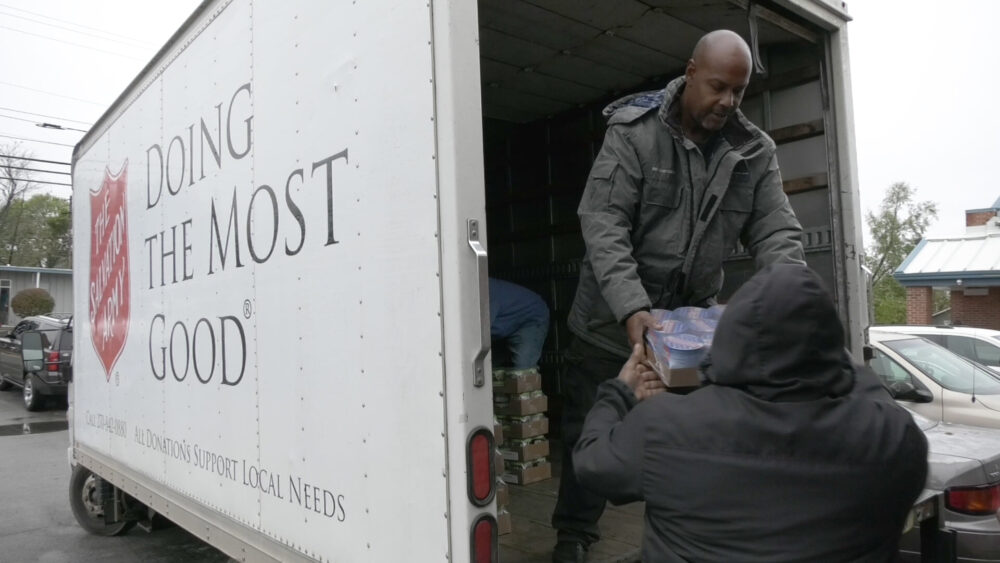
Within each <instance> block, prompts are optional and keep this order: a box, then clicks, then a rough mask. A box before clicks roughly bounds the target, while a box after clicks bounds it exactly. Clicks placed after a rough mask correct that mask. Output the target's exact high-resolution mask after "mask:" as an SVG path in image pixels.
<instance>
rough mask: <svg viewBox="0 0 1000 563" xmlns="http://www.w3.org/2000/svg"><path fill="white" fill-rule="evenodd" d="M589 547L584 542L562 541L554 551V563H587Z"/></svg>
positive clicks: (557, 543)
mask: <svg viewBox="0 0 1000 563" xmlns="http://www.w3.org/2000/svg"><path fill="white" fill-rule="evenodd" d="M586 561H587V546H586V545H584V544H583V543H582V542H578V541H569V540H560V541H558V542H556V547H555V549H553V550H552V563H586Z"/></svg>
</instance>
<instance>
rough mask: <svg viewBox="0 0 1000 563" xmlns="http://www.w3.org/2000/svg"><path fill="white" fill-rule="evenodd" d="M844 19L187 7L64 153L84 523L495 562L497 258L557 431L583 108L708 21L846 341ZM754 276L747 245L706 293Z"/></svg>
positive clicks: (501, 4) (435, 2)
mask: <svg viewBox="0 0 1000 563" xmlns="http://www.w3.org/2000/svg"><path fill="white" fill-rule="evenodd" d="M848 19H849V18H848V17H847V15H846V13H845V11H844V9H843V7H842V6H841V4H840V3H839V2H831V1H826V0H761V1H754V2H748V1H747V0H699V1H698V2H690V1H687V0H643V1H639V0H598V1H588V2H579V1H577V0H480V1H479V2H478V3H477V2H472V1H469V0H463V1H455V0H450V1H449V0H427V1H420V2H417V1H402V0H394V1H393V0H365V1H347V0H337V1H327V2H318V1H313V2H310V1H289V2H265V1H261V0H206V1H205V2H203V3H202V4H201V5H200V6H199V7H198V9H197V10H196V12H195V13H194V14H192V15H191V17H190V18H189V19H188V20H187V21H186V23H184V25H183V26H182V27H181V29H179V30H178V31H177V32H176V34H175V35H174V36H173V37H172V38H171V39H170V41H169V42H168V43H167V45H166V46H164V47H163V48H162V49H161V50H160V51H159V53H158V54H157V55H156V56H155V57H154V58H153V60H152V61H151V62H150V63H149V64H148V65H147V66H146V68H145V69H144V70H143V71H142V73H141V74H140V75H139V76H137V77H136V78H135V79H134V81H133V82H132V83H131V84H130V85H129V86H128V88H127V89H126V90H125V91H124V92H123V93H122V94H121V96H120V97H119V98H118V100H117V101H116V102H115V103H114V105H113V106H111V108H110V109H108V110H107V112H106V113H105V114H104V116H103V117H102V118H101V119H100V120H99V121H98V122H97V123H96V124H95V125H94V127H93V128H92V129H91V130H90V132H89V133H88V134H87V135H86V136H85V137H84V139H83V140H82V141H81V142H80V144H79V145H78V146H77V147H76V150H75V153H74V156H73V187H74V197H73V204H72V205H73V217H74V226H73V232H74V282H73V283H74V290H75V292H76V299H75V303H76V305H75V311H74V313H75V326H76V330H75V338H76V342H75V357H74V360H73V361H74V362H75V363H74V374H75V375H74V377H75V380H74V381H73V382H72V386H71V391H70V403H71V409H70V411H69V417H70V421H71V433H70V436H71V448H70V456H71V461H72V464H73V465H74V468H75V469H74V474H73V481H72V487H73V489H72V492H71V502H72V504H73V508H74V512H75V513H76V515H77V517H78V519H79V520H80V522H81V524H82V525H84V526H85V527H86V528H87V529H88V530H90V531H93V532H95V533H100V534H107V535H111V534H116V533H121V532H123V531H124V530H126V529H128V528H129V527H130V526H131V525H132V524H133V523H134V522H135V521H141V520H144V519H148V518H149V515H150V514H152V513H153V512H155V513H158V514H161V515H163V516H165V517H166V518H169V519H170V520H172V521H174V522H176V523H177V524H178V525H180V526H183V527H184V528H186V529H188V530H190V531H191V532H192V533H194V534H195V535H196V536H198V537H199V538H202V539H203V540H205V541H206V542H208V543H209V544H211V545H213V546H215V547H217V548H219V549H220V550H222V551H224V552H225V553H227V554H229V555H230V556H232V557H234V558H236V559H240V560H250V561H298V560H305V561H404V560H405V561H442V562H444V561H466V560H474V561H495V560H497V558H498V557H499V556H501V555H504V553H508V552H507V551H505V552H504V553H500V545H499V540H498V536H497V533H498V529H497V520H496V508H495V501H494V495H495V490H496V484H495V483H496V478H497V476H498V475H497V472H496V468H495V466H494V458H493V452H494V446H495V444H494V442H495V440H494V437H493V427H494V417H493V404H492V386H491V366H490V364H491V362H490V359H491V356H490V345H491V342H490V333H489V326H488V325H489V321H488V319H489V308H488V295H487V276H488V275H493V276H497V277H500V278H504V279H509V280H512V281H515V282H517V283H520V284H522V285H525V286H528V287H530V288H532V289H534V290H535V291H537V292H538V293H540V294H541V295H543V296H544V298H545V299H546V301H547V303H548V304H549V306H550V308H551V310H552V319H553V321H552V327H551V330H550V332H549V337H548V341H547V344H546V350H545V353H544V356H543V360H542V365H541V369H542V373H543V378H544V386H545V391H546V393H547V394H548V395H549V396H550V397H551V398H552V401H551V403H550V404H551V408H550V412H549V419H550V420H551V421H552V424H553V429H554V427H555V426H556V425H557V424H558V412H559V395H560V390H559V383H558V377H557V376H558V373H559V370H560V366H561V363H562V356H561V351H562V350H563V349H564V348H565V347H566V345H567V344H568V342H569V338H570V336H569V334H568V332H567V329H566V320H565V319H566V313H567V310H568V307H569V304H570V302H571V300H572V297H573V291H574V289H575V285H576V277H577V273H578V271H579V263H580V259H581V257H582V255H583V250H584V247H583V241H582V238H581V235H580V228H579V223H578V221H577V218H576V214H575V211H576V207H577V204H578V203H579V199H580V194H581V193H582V190H583V186H584V183H585V181H586V177H587V174H588V171H589V168H590V164H591V162H592V160H593V158H594V155H595V154H596V152H597V150H598V149H599V148H600V144H601V141H602V138H603V133H604V129H605V122H604V119H603V118H602V117H601V113H600V110H601V108H602V107H603V106H604V105H605V104H606V103H608V102H609V101H611V100H613V99H615V98H617V97H620V96H622V95H624V94H627V93H631V92H637V91H641V90H650V89H658V88H662V87H663V86H664V85H665V84H666V82H667V81H668V80H669V79H670V78H672V77H674V76H678V75H679V74H680V73H682V72H683V69H684V64H685V62H686V60H687V59H688V57H689V54H690V51H691V49H692V47H693V45H694V43H695V41H697V39H698V38H699V37H700V36H701V35H702V34H704V33H705V32H706V31H709V30H712V29H716V28H729V29H733V30H735V31H737V32H739V33H740V34H742V35H743V36H744V37H745V38H746V39H747V41H748V42H749V44H750V45H751V47H752V50H753V52H754V55H755V59H756V63H755V67H756V69H755V74H754V77H753V79H752V81H751V84H750V87H749V90H748V92H747V95H746V98H745V101H744V103H743V111H744V112H745V113H746V115H747V116H748V117H749V118H750V119H751V120H753V121H754V122H756V123H757V124H759V125H760V126H761V127H762V128H763V129H765V130H767V131H768V132H769V133H770V135H771V136H772V137H773V138H774V140H775V141H776V142H777V143H778V158H779V161H780V164H781V166H782V172H783V177H784V186H785V191H786V192H787V194H788V197H789V199H790V200H791V203H792V206H793V208H794V209H795V211H796V213H797V215H798V217H799V219H800V221H801V222H802V224H803V226H804V230H805V235H804V243H805V247H806V253H807V258H808V261H809V264H810V265H811V266H812V267H813V268H814V269H816V270H817V271H819V272H820V273H821V274H823V275H824V276H825V278H826V279H827V280H828V282H829V285H830V288H831V290H832V292H833V293H834V294H835V296H836V300H837V303H838V307H839V310H840V314H841V317H842V319H843V321H844V323H845V326H846V327H847V329H848V333H849V334H848V337H849V340H850V343H851V347H852V349H854V351H855V352H856V353H860V347H861V345H862V344H863V327H865V326H866V325H867V317H866V314H867V306H866V301H865V299H866V296H865V292H864V288H865V284H864V278H863V275H862V272H861V267H860V256H861V238H860V237H861V234H860V228H859V227H860V212H859V207H858V186H857V179H856V177H857V175H856V162H855V152H854V147H853V129H852V125H851V119H852V115H851V101H850V82H849V76H848V55H847V38H846V32H845V26H846V22H847V20H848ZM487 249H489V254H488V256H489V258H488V259H487ZM752 270H753V266H752V260H751V259H750V258H749V256H748V255H747V253H746V252H745V251H744V250H743V249H736V250H735V251H734V254H733V256H732V257H731V259H730V260H729V261H728V262H727V264H726V273H727V285H726V289H725V290H724V293H725V294H726V295H728V294H729V293H731V292H732V291H733V289H734V288H735V287H737V286H738V285H739V283H741V282H742V281H743V280H745V279H746V278H747V277H748V276H749V275H750V274H751V273H752ZM557 436H558V434H557V433H556V432H554V431H553V437H557ZM515 517H516V515H515ZM547 519H548V514H539V515H537V518H534V519H533V520H532V522H531V523H525V525H524V526H530V525H541V524H538V522H544V521H546V520H547ZM515 528H518V529H524V527H521V526H515ZM528 535H530V534H528ZM523 536H524V534H522V536H519V535H518V533H517V532H515V533H514V534H512V535H511V536H504V537H505V538H507V537H509V538H510V540H504V541H505V542H506V541H509V542H510V545H512V546H516V545H517V542H519V541H528V539H525V538H524V537H523ZM505 545H507V544H505ZM509 553H511V554H513V553H514V550H513V548H512V549H511V550H510V551H509ZM512 557H513V555H512Z"/></svg>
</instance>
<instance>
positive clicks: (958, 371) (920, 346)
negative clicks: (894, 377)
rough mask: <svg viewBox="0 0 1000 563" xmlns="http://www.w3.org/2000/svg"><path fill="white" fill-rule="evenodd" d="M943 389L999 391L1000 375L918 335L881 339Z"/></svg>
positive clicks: (960, 391) (984, 393)
mask: <svg viewBox="0 0 1000 563" xmlns="http://www.w3.org/2000/svg"><path fill="white" fill-rule="evenodd" d="M883 343H884V344H885V345H886V346H888V347H889V348H891V349H892V350H894V351H895V352H896V353H898V354H899V355H900V356H903V358H905V359H906V361H908V362H910V363H911V364H913V365H914V366H916V368H917V369H919V370H920V371H922V372H923V373H924V374H926V375H927V376H928V377H930V378H931V379H933V380H934V381H936V382H937V383H938V384H939V385H941V386H942V387H944V388H945V389H950V390H952V391H957V392H959V393H972V392H973V391H975V392H976V393H978V394H982V395H997V394H1000V379H998V377H997V376H996V375H995V374H991V373H990V372H989V371H988V370H985V369H983V368H981V367H979V366H978V365H976V364H974V363H972V362H970V361H968V360H966V359H964V358H962V357H960V356H958V355H956V354H954V353H952V352H950V351H948V350H946V349H944V348H942V347H940V346H938V345H936V344H933V343H931V342H928V341H926V340H924V339H922V338H907V339H903V340H888V341H884V342H883Z"/></svg>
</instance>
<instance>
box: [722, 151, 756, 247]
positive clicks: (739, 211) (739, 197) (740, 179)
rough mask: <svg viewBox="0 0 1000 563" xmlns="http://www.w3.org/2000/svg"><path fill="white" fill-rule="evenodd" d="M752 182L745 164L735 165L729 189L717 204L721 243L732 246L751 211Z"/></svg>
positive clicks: (737, 240)
mask: <svg viewBox="0 0 1000 563" xmlns="http://www.w3.org/2000/svg"><path fill="white" fill-rule="evenodd" d="M753 196H754V184H753V181H752V178H751V177H750V173H749V172H748V171H747V169H746V167H745V166H737V167H736V169H735V170H733V174H732V176H731V177H730V179H729V189H728V190H726V195H725V197H723V198H722V202H721V203H720V204H719V220H720V222H721V223H722V230H723V244H724V246H725V247H726V248H733V247H734V246H736V243H737V242H739V239H740V233H742V232H743V228H744V227H745V226H746V224H747V221H749V219H750V214H751V213H752V212H753Z"/></svg>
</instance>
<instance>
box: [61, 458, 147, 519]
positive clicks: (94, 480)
mask: <svg viewBox="0 0 1000 563" xmlns="http://www.w3.org/2000/svg"><path fill="white" fill-rule="evenodd" d="M123 502H124V501H123ZM69 505H70V508H72V509H73V516H75V517H76V521H77V522H78V523H79V524H80V527H81V528H83V529H84V530H87V531H88V532H90V533H91V534H94V535H98V536H117V535H120V534H124V533H125V532H127V531H129V530H131V529H132V527H133V526H135V521H134V520H132V521H121V522H115V523H114V524H106V523H105V522H104V506H103V502H102V500H101V481H100V478H98V477H97V475H94V473H93V472H92V471H91V470H89V469H87V468H86V467H83V466H82V465H77V466H76V467H74V468H73V475H72V476H71V477H70V479H69ZM122 508H123V510H122V512H123V513H124V512H125V510H124V508H125V507H122Z"/></svg>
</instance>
